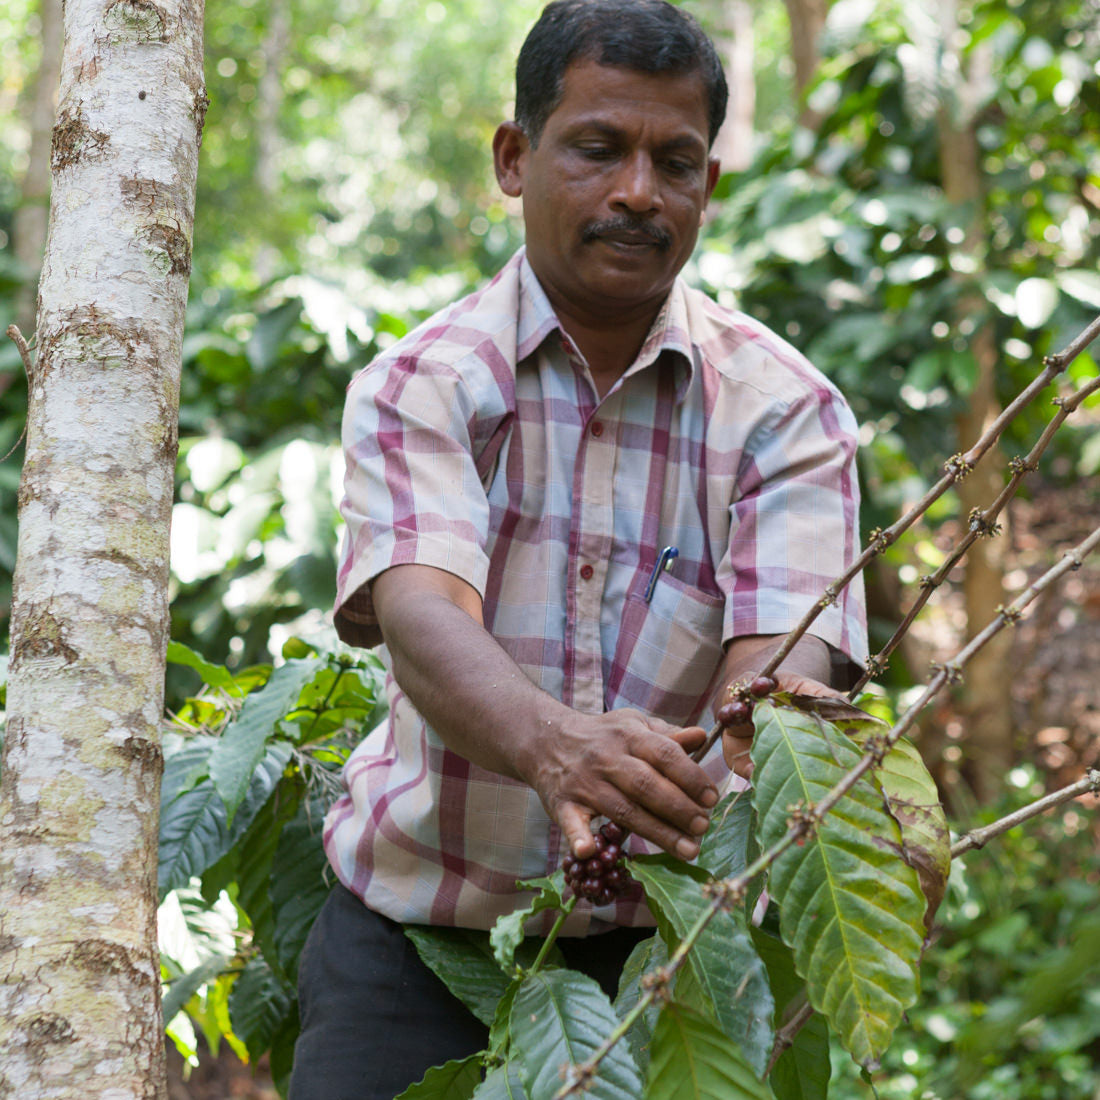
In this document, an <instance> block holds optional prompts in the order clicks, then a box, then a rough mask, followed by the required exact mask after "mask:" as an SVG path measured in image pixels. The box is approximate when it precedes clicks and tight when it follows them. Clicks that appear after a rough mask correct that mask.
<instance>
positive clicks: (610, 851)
mask: <svg viewBox="0 0 1100 1100" xmlns="http://www.w3.org/2000/svg"><path fill="white" fill-rule="evenodd" d="M622 854H623V851H622V849H621V848H620V847H619V846H618V844H609V845H608V846H607V847H606V848H604V850H603V851H602V852H600V860H601V862H603V863H604V864H606V865H607V866H608V867H614V866H615V864H616V863H618V862H619V859H620V858H621V857H622Z"/></svg>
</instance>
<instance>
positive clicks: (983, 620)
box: [938, 0, 1015, 801]
mask: <svg viewBox="0 0 1100 1100" xmlns="http://www.w3.org/2000/svg"><path fill="white" fill-rule="evenodd" d="M957 25H958V19H957V12H956V5H955V0H940V3H939V26H940V28H941V29H942V31H943V34H944V41H945V43H946V45H945V49H947V50H952V49H954V47H953V46H952V45H951V43H953V41H954V37H953V36H952V34H951V31H952V29H953V28H955V27H956V26H957ZM967 62H969V66H968V67H967ZM951 71H954V72H957V73H958V74H959V78H958V83H957V84H956V85H955V87H954V89H953V92H954V95H953V96H949V97H948V102H946V103H945V104H944V105H943V107H942V108H941V110H940V113H939V118H938V128H939V143H940V161H941V172H942V176H943V189H944V193H945V195H946V196H947V198H948V200H949V201H950V202H952V203H954V204H956V205H958V206H960V207H967V206H968V207H970V209H971V210H972V211H973V213H972V215H971V219H970V223H969V226H968V230H967V235H966V239H965V240H964V242H963V244H962V246H961V247H962V249H963V250H965V251H966V252H969V253H970V254H971V256H972V257H973V258H974V260H975V263H976V264H980V263H981V262H982V257H983V255H984V253H985V247H986V246H985V240H984V234H985V224H984V219H983V218H982V214H981V210H982V203H983V199H984V195H983V186H982V173H981V153H980V149H979V147H978V138H977V132H976V125H977V122H976V118H975V108H974V107H973V104H974V103H975V102H976V101H977V99H978V95H979V90H980V88H981V86H982V84H983V83H985V82H987V81H988V80H990V79H991V71H990V55H989V53H988V50H984V49H981V48H979V49H975V50H973V51H971V53H970V55H969V57H968V59H967V61H965V62H964V60H963V59H962V58H961V57H956V64H955V65H953V66H951ZM984 310H985V304H984V302H983V301H982V298H981V296H980V295H978V294H976V293H974V292H973V291H971V292H967V291H966V290H965V289H964V290H963V292H962V293H961V294H960V296H959V299H958V303H957V306H956V317H955V320H956V323H957V324H961V323H962V322H965V321H970V322H974V320H975V318H976V317H977V318H979V319H980V316H981V314H982V313H983V312H984ZM967 339H968V342H969V347H970V351H971V353H972V355H973V356H974V362H975V366H976V368H977V377H976V381H975V384H974V389H973V391H972V392H971V393H970V394H969V395H968V398H967V403H966V408H965V410H964V411H963V412H962V413H961V414H960V415H959V416H958V417H957V418H956V422H955V426H956V432H957V438H958V440H959V447H960V450H962V449H965V448H966V447H969V446H970V444H971V443H973V442H974V440H976V439H977V438H978V437H979V436H980V435H981V433H982V431H983V430H984V429H985V428H986V426H987V425H988V424H989V423H990V421H992V420H993V419H994V418H995V417H996V416H997V414H998V413H999V412H1000V411H1001V409H1000V404H999V403H998V400H997V392H996V374H997V366H998V363H999V355H998V352H997V345H996V340H995V338H994V333H993V330H992V329H991V327H990V326H989V325H988V324H979V325H978V327H977V328H976V329H975V331H974V332H973V333H972V334H971V335H969V336H968V337H967ZM1003 486H1004V456H1003V454H1002V452H1001V451H1000V449H999V448H996V447H995V448H993V449H992V450H991V451H990V452H989V453H988V454H987V455H986V456H985V458H984V459H983V460H982V462H981V464H980V465H979V466H978V467H977V469H976V470H974V472H973V473H971V474H970V475H968V476H967V477H966V478H965V479H964V480H963V481H961V482H960V483H959V484H958V486H957V492H958V495H959V504H960V507H961V510H962V515H963V517H964V518H965V517H967V516H968V515H969V514H970V513H971V511H972V510H973V509H975V508H980V509H984V508H986V507H988V506H989V504H990V503H991V502H992V501H993V500H994V498H995V497H996V496H997V494H998V493H999V492H1000V491H1001V489H1002V488H1003ZM1001 522H1002V526H1004V525H1007V523H1008V514H1007V512H1006V513H1003V514H1002V521H1001ZM1007 542H1008V539H1007V536H1006V535H1005V534H1002V535H1001V536H1000V537H997V538H982V539H979V540H978V541H977V542H975V543H974V545H973V546H972V547H971V548H970V550H969V552H968V553H967V557H966V571H965V573H964V579H963V595H964V601H965V605H966V621H967V636H968V637H972V636H973V635H974V634H976V633H977V632H978V631H979V630H981V629H982V628H983V627H984V626H985V625H986V624H987V623H988V622H989V621H990V620H991V619H992V618H993V617H994V615H995V614H996V613H997V608H998V607H999V606H1001V605H1002V604H1004V603H1005V602H1006V600H1005V592H1004V553H1005V548H1006V545H1007ZM1011 643H1012V637H1011V634H1010V633H1008V632H1002V633H1001V634H999V635H998V636H997V637H996V638H995V639H994V640H993V641H992V642H991V643H990V644H989V645H987V646H985V648H984V649H983V650H982V651H981V653H979V654H978V656H977V657H976V658H975V659H974V660H973V661H971V662H970V664H969V665H968V666H967V671H966V681H965V691H964V693H963V696H962V710H963V717H964V727H965V744H964V752H965V759H964V764H963V766H962V768H961V771H962V774H963V776H964V777H965V778H966V779H967V781H968V782H969V784H970V786H971V787H972V788H973V789H974V792H975V794H976V795H977V797H978V798H979V800H981V801H987V800H988V799H989V798H991V797H992V796H993V795H994V794H995V793H996V792H997V791H999V790H1000V789H1001V788H1002V787H1003V779H1002V777H1003V774H1004V772H1005V771H1006V770H1007V769H1008V768H1009V767H1010V766H1011V765H1012V763H1013V761H1014V758H1015V751H1014V746H1013V740H1012V738H1013V727H1012V709H1011V699H1010V696H1009V692H1008V685H1009V684H1010V683H1011V682H1012V676H1011V671H1010V667H1009V654H1010V650H1011Z"/></svg>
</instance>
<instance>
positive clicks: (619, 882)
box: [603, 867, 626, 890]
mask: <svg viewBox="0 0 1100 1100" xmlns="http://www.w3.org/2000/svg"><path fill="white" fill-rule="evenodd" d="M603 880H604V882H605V883H606V884H607V888H608V889H609V890H621V889H622V888H623V887H624V886H625V885H626V872H625V871H624V870H623V869H622V868H621V867H612V868H611V870H610V871H608V872H607V874H606V875H604V877H603Z"/></svg>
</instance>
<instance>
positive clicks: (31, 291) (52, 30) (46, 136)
mask: <svg viewBox="0 0 1100 1100" xmlns="http://www.w3.org/2000/svg"><path fill="white" fill-rule="evenodd" d="M38 16H39V21H40V22H41V25H42V33H41V43H42V56H41V60H40V61H39V64H38V73H37V75H36V76H35V80H34V88H33V90H32V92H31V97H30V99H31V104H30V133H31V141H30V148H29V149H28V150H27V170H26V172H24V173H23V179H22V182H21V183H20V186H19V205H18V206H17V207H16V210H15V214H14V216H13V218H12V231H11V237H12V242H11V243H12V253H13V254H14V256H15V258H16V260H18V261H19V266H20V267H21V268H22V269H23V272H24V273H25V275H26V282H25V283H24V285H23V287H22V288H21V289H20V291H19V293H18V295H17V296H16V301H15V317H14V321H15V323H16V324H17V325H19V327H20V328H21V329H23V331H24V332H25V333H26V334H27V335H30V332H31V330H32V329H33V327H34V298H35V288H36V285H37V282H38V271H39V268H40V267H41V265H42V250H43V248H44V247H45V244H46V217H47V211H48V206H49V197H50V137H51V134H52V132H53V120H54V114H55V112H56V109H57V81H58V77H59V74H60V72H61V0H39V4H38ZM0 327H6V326H0ZM11 379H12V375H5V376H0V393H2V392H3V391H4V390H5V389H7V387H8V384H9V383H10V381H11Z"/></svg>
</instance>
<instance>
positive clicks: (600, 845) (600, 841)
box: [592, 833, 607, 855]
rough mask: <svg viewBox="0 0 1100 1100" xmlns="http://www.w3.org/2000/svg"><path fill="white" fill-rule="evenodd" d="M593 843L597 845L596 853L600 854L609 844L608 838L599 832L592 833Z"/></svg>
mask: <svg viewBox="0 0 1100 1100" xmlns="http://www.w3.org/2000/svg"><path fill="white" fill-rule="evenodd" d="M592 843H593V844H595V845H596V855H599V854H600V852H602V851H603V850H604V848H605V847H606V846H607V840H606V838H605V837H603V836H601V835H600V834H599V833H593V834H592Z"/></svg>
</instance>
